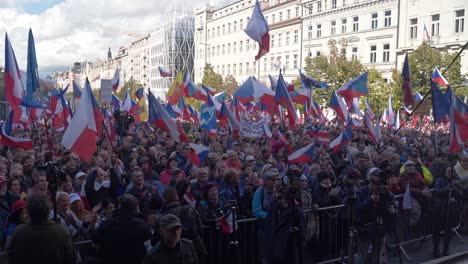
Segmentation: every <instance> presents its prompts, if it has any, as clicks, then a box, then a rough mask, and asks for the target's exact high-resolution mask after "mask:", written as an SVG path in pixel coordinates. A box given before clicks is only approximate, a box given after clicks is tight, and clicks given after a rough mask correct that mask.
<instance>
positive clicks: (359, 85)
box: [336, 72, 369, 103]
mask: <svg viewBox="0 0 468 264" xmlns="http://www.w3.org/2000/svg"><path fill="white" fill-rule="evenodd" d="M368 75H369V74H368V72H365V73H363V74H361V75H359V76H356V77H354V78H352V79H351V80H349V81H348V82H346V83H345V84H343V85H342V86H341V87H340V88H338V90H336V93H337V94H338V95H340V96H342V97H343V98H345V99H346V102H348V103H351V102H352V99H353V98H354V97H359V96H363V95H368V94H369V87H368V84H367V79H368Z"/></svg>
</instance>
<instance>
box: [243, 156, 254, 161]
mask: <svg viewBox="0 0 468 264" xmlns="http://www.w3.org/2000/svg"><path fill="white" fill-rule="evenodd" d="M254 160H255V158H254V156H252V155H248V156H247V157H245V161H254Z"/></svg>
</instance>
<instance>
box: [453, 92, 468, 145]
mask: <svg viewBox="0 0 468 264" xmlns="http://www.w3.org/2000/svg"><path fill="white" fill-rule="evenodd" d="M451 103H452V104H451V108H450V152H452V153H456V152H457V151H458V147H459V145H460V144H463V143H464V142H466V141H467V140H468V105H467V104H465V103H464V102H463V101H462V100H460V99H459V98H458V97H456V96H455V95H453V98H452V102H451Z"/></svg>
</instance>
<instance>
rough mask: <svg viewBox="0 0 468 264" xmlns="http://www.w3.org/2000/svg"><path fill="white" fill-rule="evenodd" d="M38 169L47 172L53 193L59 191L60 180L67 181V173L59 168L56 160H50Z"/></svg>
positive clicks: (50, 189)
mask: <svg viewBox="0 0 468 264" xmlns="http://www.w3.org/2000/svg"><path fill="white" fill-rule="evenodd" d="M37 170H39V171H44V172H45V173H46V175H47V181H48V182H49V191H50V192H52V193H55V192H57V190H58V184H59V182H63V181H66V178H67V174H66V173H65V172H64V171H63V170H61V169H58V165H57V163H56V162H52V161H49V162H47V163H45V164H44V165H42V166H39V167H37Z"/></svg>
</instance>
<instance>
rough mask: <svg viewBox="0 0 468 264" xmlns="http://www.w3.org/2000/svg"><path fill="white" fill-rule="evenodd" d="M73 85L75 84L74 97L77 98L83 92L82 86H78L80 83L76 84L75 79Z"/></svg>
mask: <svg viewBox="0 0 468 264" xmlns="http://www.w3.org/2000/svg"><path fill="white" fill-rule="evenodd" d="M72 85H73V98H77V99H79V98H81V93H82V92H81V91H82V89H81V87H80V86H78V84H76V82H75V81H72ZM112 96H114V95H112ZM112 99H114V98H113V97H112Z"/></svg>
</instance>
